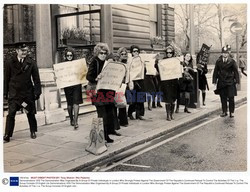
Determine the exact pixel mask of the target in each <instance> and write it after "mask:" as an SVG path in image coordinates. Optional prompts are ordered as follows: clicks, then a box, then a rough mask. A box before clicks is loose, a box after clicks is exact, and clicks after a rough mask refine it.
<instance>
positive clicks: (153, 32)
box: [149, 4, 158, 38]
mask: <svg viewBox="0 0 250 192" xmlns="http://www.w3.org/2000/svg"><path fill="white" fill-rule="evenodd" d="M149 27H150V38H152V37H155V36H157V35H158V34H157V33H158V31H157V5H156V4H150V5H149Z"/></svg>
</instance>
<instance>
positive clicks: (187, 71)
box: [180, 53, 194, 113]
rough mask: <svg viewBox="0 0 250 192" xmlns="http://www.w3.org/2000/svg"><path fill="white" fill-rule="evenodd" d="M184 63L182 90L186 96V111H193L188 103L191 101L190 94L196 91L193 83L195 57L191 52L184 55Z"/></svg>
mask: <svg viewBox="0 0 250 192" xmlns="http://www.w3.org/2000/svg"><path fill="white" fill-rule="evenodd" d="M182 65H183V71H184V73H183V77H182V78H181V79H180V91H181V95H183V94H184V96H185V108H184V112H186V113H191V112H190V111H189V110H188V105H189V102H190V94H191V93H192V92H193V91H194V84H193V81H194V80H193V79H194V78H193V76H194V70H193V58H192V56H191V54H190V53H186V54H185V55H184V62H183V63H182ZM181 98H182V96H181Z"/></svg>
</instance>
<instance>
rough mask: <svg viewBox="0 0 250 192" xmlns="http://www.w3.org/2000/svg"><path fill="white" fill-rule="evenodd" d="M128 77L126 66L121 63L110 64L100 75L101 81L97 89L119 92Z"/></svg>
mask: <svg viewBox="0 0 250 192" xmlns="http://www.w3.org/2000/svg"><path fill="white" fill-rule="evenodd" d="M125 75H126V66H125V65H124V64H123V63H120V62H113V61H112V62H109V63H107V65H106V66H105V67H104V68H103V70H102V72H101V73H100V76H101V79H99V80H98V82H97V87H96V89H97V90H99V89H108V90H113V91H117V90H118V89H119V87H120V86H121V84H122V81H123V79H124V77H125Z"/></svg>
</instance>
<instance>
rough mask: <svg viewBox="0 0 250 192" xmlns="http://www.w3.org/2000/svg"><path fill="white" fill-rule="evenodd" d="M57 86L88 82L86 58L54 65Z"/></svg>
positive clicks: (62, 86)
mask: <svg viewBox="0 0 250 192" xmlns="http://www.w3.org/2000/svg"><path fill="white" fill-rule="evenodd" d="M53 68H54V73H55V76H56V84H57V88H58V89H60V88H64V87H69V86H72V85H78V84H87V80H86V75H87V71H88V68H87V64H86V60H85V58H83V59H78V60H73V61H67V62H62V63H57V64H54V65H53Z"/></svg>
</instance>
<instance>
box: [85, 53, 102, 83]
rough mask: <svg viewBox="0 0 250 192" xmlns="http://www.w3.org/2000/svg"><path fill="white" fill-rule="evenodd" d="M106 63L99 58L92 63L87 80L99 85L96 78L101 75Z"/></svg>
mask: <svg viewBox="0 0 250 192" xmlns="http://www.w3.org/2000/svg"><path fill="white" fill-rule="evenodd" d="M104 63H105V61H101V60H100V59H99V58H98V57H96V58H95V59H93V61H92V62H91V63H90V65H89V68H88V73H87V76H86V78H87V80H88V81H89V82H91V83H97V81H96V78H97V76H98V75H99V74H100V73H101V71H102V68H103V66H104Z"/></svg>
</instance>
